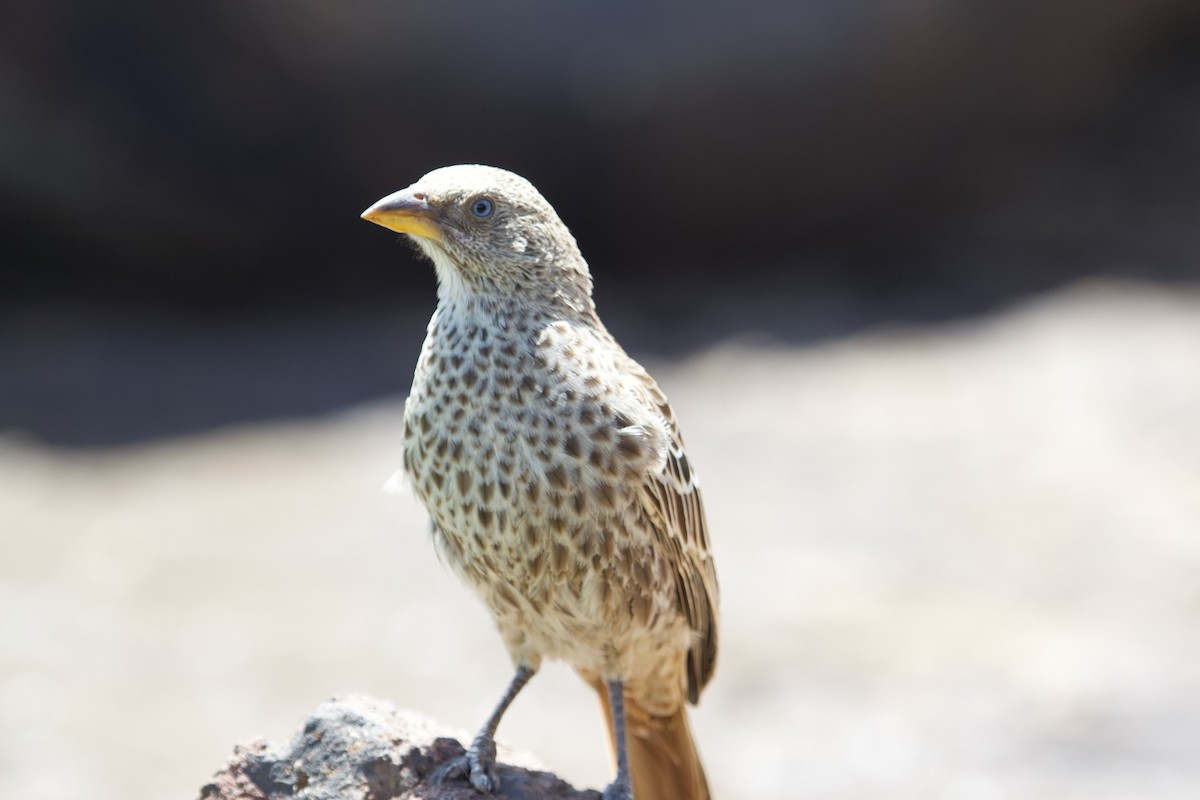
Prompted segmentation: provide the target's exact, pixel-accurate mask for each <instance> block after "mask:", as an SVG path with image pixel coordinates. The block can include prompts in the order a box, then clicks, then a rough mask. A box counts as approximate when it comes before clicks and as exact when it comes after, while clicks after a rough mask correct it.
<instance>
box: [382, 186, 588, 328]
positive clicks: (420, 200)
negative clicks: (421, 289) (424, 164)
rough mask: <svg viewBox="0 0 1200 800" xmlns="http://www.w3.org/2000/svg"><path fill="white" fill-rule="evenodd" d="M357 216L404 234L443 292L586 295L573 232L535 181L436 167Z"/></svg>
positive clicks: (582, 263)
mask: <svg viewBox="0 0 1200 800" xmlns="http://www.w3.org/2000/svg"><path fill="white" fill-rule="evenodd" d="M362 218H363V219H365V220H369V221H370V222H374V223H375V224H377V225H382V226H383V227H385V228H388V229H390V230H393V231H397V232H399V233H403V234H407V235H408V236H409V237H410V238H411V239H412V240H413V241H414V242H415V243H416V244H417V245H418V246H419V248H420V249H421V251H422V252H423V253H425V255H427V256H428V257H429V258H430V259H431V260H432V261H433V263H434V266H435V267H436V268H437V271H438V281H439V284H440V286H441V290H442V292H443V293H450V294H454V293H457V292H459V291H467V292H474V293H484V294H491V293H497V292H498V293H501V294H503V293H512V292H517V293H528V292H545V291H547V290H548V291H550V292H552V293H557V294H559V295H563V294H564V292H565V293H566V294H567V295H575V294H579V293H580V292H582V295H583V298H584V299H587V298H590V295H591V277H590V275H589V274H588V268H587V263H586V262H585V261H584V260H583V256H582V255H580V253H579V248H578V246H577V245H576V244H575V239H574V237H573V236H571V232H570V231H569V230H567V226H566V225H564V224H563V222H562V220H560V219H559V217H558V214H557V213H555V211H554V208H553V207H552V206H551V205H550V204H549V203H548V202H546V200H545V198H543V197H542V196H541V194H539V193H538V191H537V189H535V188H534V187H533V184H531V183H530V182H529V181H527V180H525V179H524V178H522V177H521V176H519V175H515V174H513V173H511V172H508V171H506V170H502V169H498V168H496V167H485V166H480V165H477V164H462V165H458V166H453V167H442V168H441V169H435V170H434V171H433V172H430V173H428V174H427V175H425V176H424V177H422V178H421V179H420V180H418V181H417V182H416V183H414V184H413V185H412V186H409V187H408V188H407V189H401V190H400V191H398V192H395V193H393V194H390V195H388V196H387V197H384V198H383V199H382V200H380V201H379V202H377V203H375V204H374V205H373V206H371V207H370V208H368V209H367V210H366V211H364V212H363V213H362ZM588 305H590V300H588Z"/></svg>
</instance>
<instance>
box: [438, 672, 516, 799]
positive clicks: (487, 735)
mask: <svg viewBox="0 0 1200 800" xmlns="http://www.w3.org/2000/svg"><path fill="white" fill-rule="evenodd" d="M535 672H537V670H535V669H534V668H533V667H530V666H527V665H525V664H521V665H520V666H518V667H517V672H516V674H515V675H513V679H512V681H510V682H509V684H508V688H507V689H506V690H505V691H504V696H503V697H501V698H500V702H499V703H497V704H496V708H495V710H493V711H492V715H491V716H490V717H488V718H487V722H485V723H483V727H482V728H480V729H479V733H478V734H476V736H475V739H474V741H472V742H471V746H470V747H468V748H467V752H466V753H464V754H463V755H461V756H459V757H458V758H456V759H454V760H453V761H451V762H449V763H448V764H446V765H445V766H444V767H442V768H441V769H440V770H438V772H437V775H436V776H435V780H438V781H442V780H446V779H450V778H469V779H470V781H471V785H472V786H474V787H475V789H476V790H477V791H479V792H482V793H483V794H491V793H492V792H494V791H496V790H497V789H499V788H500V778H499V777H498V776H497V775H496V728H497V727H498V726H499V725H500V718H501V717H503V716H504V712H505V711H507V710H508V707H509V705H511V704H512V701H513V698H515V697H516V696H517V695H518V694H519V693H520V691H521V689H523V688H524V687H525V684H527V683H529V679H530V678H532V677H533V675H534V673H535Z"/></svg>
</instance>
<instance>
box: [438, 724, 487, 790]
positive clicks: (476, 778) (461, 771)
mask: <svg viewBox="0 0 1200 800" xmlns="http://www.w3.org/2000/svg"><path fill="white" fill-rule="evenodd" d="M460 778H466V779H467V780H468V781H470V783H471V785H472V786H474V787H475V791H477V792H479V793H480V794H491V793H492V792H495V791H497V790H498V789H499V788H500V777H499V776H498V775H497V774H496V743H495V742H494V741H492V740H491V739H489V738H487V737H483V736H478V737H476V738H475V741H473V742H471V746H470V747H469V748H468V749H467V752H465V753H463V754H462V755H461V756H458V757H457V758H455V759H452V760H451V761H447V762H446V763H445V764H443V765H442V766H441V767H440V768H439V769H438V771H437V772H436V773H434V781H435V782H436V783H442V782H443V781H452V780H458V779H460Z"/></svg>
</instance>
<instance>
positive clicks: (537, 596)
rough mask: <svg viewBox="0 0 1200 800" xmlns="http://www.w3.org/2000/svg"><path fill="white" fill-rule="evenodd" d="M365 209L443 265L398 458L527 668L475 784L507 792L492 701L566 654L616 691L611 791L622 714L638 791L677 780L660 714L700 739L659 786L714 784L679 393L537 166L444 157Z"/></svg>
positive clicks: (440, 541) (698, 518) (447, 547)
mask: <svg viewBox="0 0 1200 800" xmlns="http://www.w3.org/2000/svg"><path fill="white" fill-rule="evenodd" d="M364 216H365V217H367V218H368V219H372V220H373V221H376V222H379V224H382V225H385V226H387V227H390V228H393V229H394V230H399V231H402V232H404V233H408V234H410V236H411V238H412V239H413V241H415V242H416V244H417V245H418V246H419V247H420V249H421V251H422V252H423V253H424V254H425V255H427V256H428V257H429V258H430V260H432V262H433V264H434V267H435V269H436V270H437V274H438V279H439V280H438V284H439V289H438V306H437V310H436V311H435V313H434V315H433V318H432V319H431V320H430V323H429V328H428V332H427V336H426V340H425V344H424V347H423V349H422V351H421V355H420V358H419V360H418V363H417V368H416V371H415V375H414V378H413V386H412V391H411V393H410V395H409V398H408V401H407V404H406V406H405V413H404V469H405V471H406V472H407V473H408V475H409V477H410V479H411V482H412V486H413V488H414V491H415V493H416V495H417V496H418V497H419V498H420V500H421V501H422V503H424V505H425V507H426V508H427V509H428V511H429V514H430V516H431V517H432V520H433V523H434V529H435V531H436V534H435V536H436V541H437V545H438V548H439V551H440V552H441V555H442V557H443V558H444V560H445V561H446V562H447V563H448V564H450V565H451V566H452V568H453V569H454V570H455V571H456V572H457V573H458V574H459V575H460V576H461V578H462V579H463V580H464V581H465V582H466V583H467V584H468V585H469V586H470V587H471V588H472V589H474V590H475V591H476V593H478V595H479V596H480V597H481V598H482V599H483V601H484V603H485V604H486V605H487V607H488V608H489V609H490V610H491V612H492V614H493V617H494V618H495V621H496V625H497V627H498V629H499V631H500V633H501V636H502V637H503V639H504V641H505V644H506V645H507V647H508V650H509V652H510V654H511V655H512V658H513V661H514V664H515V665H517V666H518V678H520V680H519V682H518V681H517V680H514V687H513V688H511V689H510V693H509V694H507V695H506V696H505V697H506V699H505V701H503V702H502V704H501V707H500V708H498V709H497V713H496V715H494V718H493V719H492V720H489V725H488V726H485V731H483V732H481V734H480V738H479V739H477V740H476V745H480V746H479V747H474V746H473V748H472V751H473V757H474V760H473V761H471V762H470V764H469V771H470V773H471V778H472V782H473V783H474V784H475V785H476V787H477V788H480V789H482V790H487V789H490V788H494V775H493V774H492V773H491V766H490V764H488V763H487V758H486V753H485V752H484V751H486V750H487V747H486V746H484V745H486V744H487V743H488V742H490V738H491V735H492V733H494V728H495V724H496V723H497V722H498V721H499V715H500V713H502V712H503V709H504V707H505V706H507V702H508V701H509V700H511V699H512V695H515V693H516V689H519V687H520V686H521V685H523V684H524V681H525V680H527V679H528V676H529V675H532V674H533V672H535V671H536V670H537V668H538V666H539V665H540V663H541V660H542V659H543V658H559V659H563V660H565V661H567V662H568V663H570V664H572V665H573V666H574V667H575V668H576V669H577V670H578V671H579V672H580V674H581V675H583V676H584V677H585V679H587V680H588V681H589V682H591V683H593V684H594V685H597V686H599V687H601V688H604V687H607V689H608V694H609V695H610V696H611V697H612V699H613V714H614V715H615V717H614V718H615V719H616V720H617V723H616V725H615V727H616V745H617V750H618V762H619V769H618V779H617V781H616V782H615V783H614V784H613V786H611V787H610V789H609V793H610V796H611V797H622V796H623V795H622V791H623V787H622V781H624V783H625V785H624V789H627V788H628V782H629V777H628V775H627V774H625V775H624V776H623V773H622V771H621V762H622V761H623V759H624V757H625V747H624V744H625V742H624V736H623V728H624V726H625V723H626V718H628V724H629V733H630V736H629V739H630V742H631V744H630V754H631V759H630V763H631V768H632V773H633V786H634V788H635V789H636V790H637V792H638V796H639V797H640V798H642V800H652V798H653V797H656V796H659V794H658V789H657V788H656V786H657V784H658V783H661V782H662V781H663V780H664V779H663V778H662V777H661V776H659V777H658V778H648V777H646V774H647V773H648V772H650V771H654V770H658V771H659V772H662V770H663V769H666V767H664V766H663V765H662V764H655V763H650V759H651V758H652V756H645V755H644V753H645V752H646V751H647V748H649V750H654V747H650V745H652V744H655V741H656V739H663V738H664V734H663V733H662V731H660V730H659V728H663V729H667V733H668V734H670V736H668V737H667V738H670V737H671V736H673V737H674V739H672V740H671V741H672V742H673V744H672V746H674V747H676V748H677V749H680V750H685V751H687V752H683V753H681V754H676V755H677V757H675V758H674V760H675V761H676V762H679V763H682V764H683V767H682V769H680V767H679V764H678V763H677V764H676V769H677V771H678V772H679V774H678V775H677V776H676V777H675V778H673V779H672V778H670V774H671V773H670V771H669V770H668V772H666V773H664V774H666V775H668V779H670V780H674V784H671V786H673V788H670V792H669V793H668V794H666V795H664V796H670V797H679V798H687V797H704V796H707V787H706V786H705V784H704V777H703V772H702V770H701V769H700V766H699V761H698V760H697V759H696V758H695V751H694V747H693V746H692V745H691V740H690V735H688V734H687V728H686V718H685V717H683V716H682V714H683V704H684V701H685V699H686V700H690V701H691V702H693V703H694V702H696V700H697V698H698V697H699V694H700V691H701V690H702V689H703V688H704V686H705V684H706V683H707V682H708V680H709V678H710V677H711V675H712V671H713V667H714V663H715V658H716V645H717V631H716V598H717V589H716V575H715V572H714V569H713V563H712V559H711V555H710V551H709V541H708V534H707V531H706V527H705V521H704V513H703V509H702V506H701V503H700V493H699V488H698V486H697V483H696V479H695V476H694V473H693V471H692V469H691V466H690V464H689V463H688V459H687V455H686V453H685V451H684V447H683V440H682V437H681V436H680V433H679V429H678V426H677V424H676V421H675V418H674V414H673V412H672V410H671V407H670V405H669V403H668V402H667V399H666V397H665V396H664V395H663V393H662V391H661V390H660V389H659V387H658V385H657V384H656V383H655V382H654V380H653V378H651V377H650V375H649V374H647V372H646V371H645V370H644V369H643V368H642V367H641V366H640V365H639V364H638V363H637V362H635V361H634V360H633V359H632V358H630V357H629V356H628V355H627V354H626V353H625V351H624V350H623V349H622V348H621V347H620V345H619V344H617V342H616V341H615V340H614V339H613V337H612V336H611V335H610V334H609V332H608V331H607V330H606V329H605V327H604V325H603V324H602V323H601V322H600V319H599V317H598V316H597V315H596V311H595V306H594V305H593V302H592V298H591V289H592V282H591V276H590V273H589V270H588V267H587V264H586V262H585V261H584V260H583V257H582V256H581V255H580V253H579V249H578V247H577V246H576V244H575V240H574V238H572V236H571V234H570V233H569V232H568V230H567V228H566V227H565V226H564V225H563V223H562V222H561V221H560V220H559V218H558V216H557V214H556V213H555V212H554V210H553V209H552V208H551V207H550V205H549V204H548V203H547V202H546V201H545V200H544V199H543V198H542V196H541V195H540V194H538V192H537V191H536V190H535V189H534V188H533V187H532V186H531V185H530V184H529V183H528V182H527V181H525V180H524V179H523V178H520V177H518V176H516V175H513V174H512V173H509V172H505V171H503V170H499V169H495V168H491V167H481V166H458V167H447V168H443V169H440V170H436V171H434V172H432V173H430V174H428V175H426V176H425V177H423V178H422V179H421V180H419V181H418V182H417V183H416V184H414V185H413V186H411V187H409V188H408V189H406V190H403V191H401V192H398V193H396V194H394V195H391V196H389V197H387V198H384V199H383V200H381V201H380V202H379V203H378V204H376V206H374V207H373V208H372V209H369V210H368V211H367V212H366V213H365V214H364ZM521 676H524V677H523V678H522V677H521ZM618 695H619V697H618ZM626 704H627V705H626ZM626 708H628V713H626ZM618 711H619V713H617V712H618ZM610 716H612V715H610ZM680 726H682V737H683V739H686V741H683V739H680V733H679V730H678V729H679V727H680ZM489 727H490V730H489V729H488V728H489ZM485 734H486V735H485ZM484 740H486V741H484ZM641 740H645V741H641ZM676 740H679V741H676ZM680 741H683V743H682V744H680ZM481 742H483V744H481ZM635 745H640V746H635ZM659 749H661V747H660V748H659ZM469 755H471V754H469ZM640 761H644V762H646V763H645V764H642V763H640Z"/></svg>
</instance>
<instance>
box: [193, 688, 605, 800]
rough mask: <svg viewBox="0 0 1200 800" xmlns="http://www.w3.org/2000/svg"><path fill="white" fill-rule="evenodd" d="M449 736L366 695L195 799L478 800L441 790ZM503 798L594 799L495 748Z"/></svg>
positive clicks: (252, 757)
mask: <svg viewBox="0 0 1200 800" xmlns="http://www.w3.org/2000/svg"><path fill="white" fill-rule="evenodd" d="M453 734H454V732H453V731H450V730H448V729H445V728H442V727H441V726H439V725H438V724H437V723H435V722H433V721H431V720H429V719H427V718H425V717H423V716H421V715H420V714H417V713H414V712H412V711H402V710H398V709H396V708H395V707H394V706H393V705H391V704H390V703H386V702H384V701H381V700H376V699H374V698H371V697H366V696H363V695H347V696H345V697H335V698H333V699H332V700H330V701H329V702H327V703H324V704H322V705H321V706H319V707H318V708H317V709H316V711H314V712H313V713H312V715H311V716H310V717H309V718H308V719H307V720H305V722H304V727H303V728H302V729H301V730H300V731H299V732H298V733H297V734H296V735H295V736H293V737H292V738H291V739H290V740H288V741H284V742H268V741H265V740H263V739H256V740H254V741H252V742H250V743H248V744H243V745H237V746H236V747H234V750H233V757H232V758H230V759H229V762H228V763H227V764H226V765H225V766H224V768H222V769H221V770H220V771H219V772H217V774H216V775H215V776H214V777H213V779H212V781H211V782H210V783H208V784H206V785H205V786H204V787H202V788H201V789H200V800H275V798H285V797H294V798H302V800H404V798H418V797H419V798H421V799H422V800H478V798H480V797H481V795H480V794H479V793H478V792H476V791H475V790H474V789H473V788H472V787H471V786H470V785H469V784H468V783H467V782H466V781H465V780H454V781H446V782H443V783H439V782H436V781H434V780H433V775H434V773H435V771H436V770H437V768H438V767H439V766H441V765H442V764H444V763H446V762H447V761H449V760H451V759H453V758H455V757H456V756H459V755H461V754H462V753H463V750H464V748H463V745H462V744H461V743H460V742H459V741H458V740H457V739H456V738H454V735H453ZM499 761H500V765H499V768H498V772H499V775H500V791H499V792H498V793H496V794H494V795H491V797H493V798H498V799H502V798H512V800H534V799H535V798H537V800H543V799H545V800H560V799H561V800H584V798H587V800H597V798H599V797H600V794H599V793H598V792H596V791H590V790H589V791H578V790H576V789H574V788H573V787H572V786H571V785H570V784H568V783H566V782H565V781H563V780H562V779H560V778H558V777H557V776H555V775H553V774H551V773H549V772H545V771H542V770H540V769H538V765H537V762H536V761H534V760H533V759H532V758H531V757H529V756H525V755H520V754H516V753H513V752H512V751H509V750H507V749H505V748H504V747H503V746H501V747H500V748H499Z"/></svg>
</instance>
